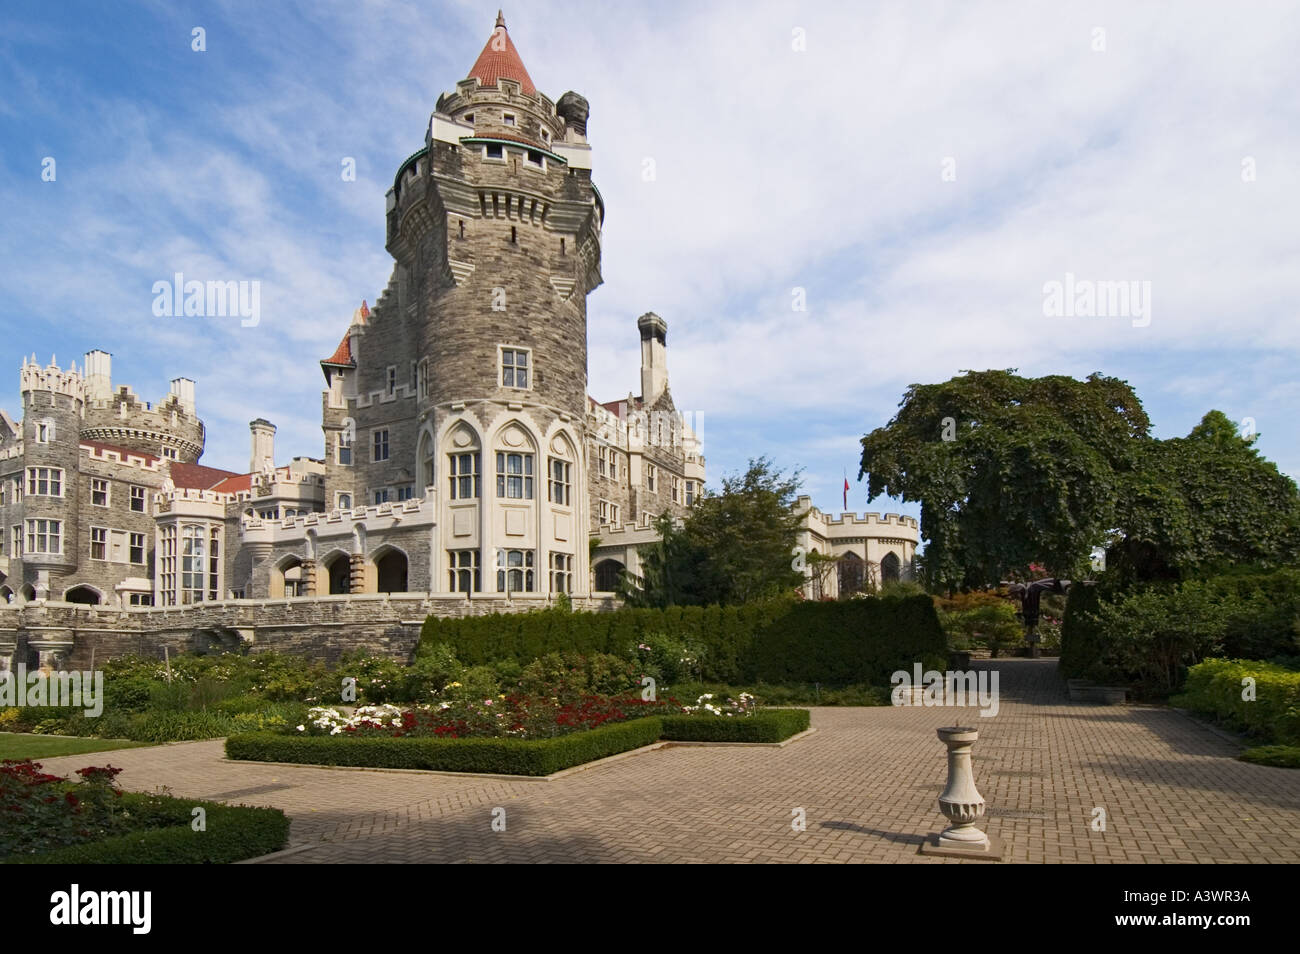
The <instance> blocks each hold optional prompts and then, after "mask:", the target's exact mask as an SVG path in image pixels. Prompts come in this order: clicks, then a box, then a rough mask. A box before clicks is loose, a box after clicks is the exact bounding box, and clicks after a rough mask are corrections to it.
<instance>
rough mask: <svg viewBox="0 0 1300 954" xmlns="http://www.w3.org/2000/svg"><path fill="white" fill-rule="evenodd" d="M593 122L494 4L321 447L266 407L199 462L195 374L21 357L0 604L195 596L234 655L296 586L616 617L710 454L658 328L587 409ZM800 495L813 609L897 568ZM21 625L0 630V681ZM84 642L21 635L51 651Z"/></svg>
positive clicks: (351, 341)
mask: <svg viewBox="0 0 1300 954" xmlns="http://www.w3.org/2000/svg"><path fill="white" fill-rule="evenodd" d="M588 111H589V106H588V103H587V100H586V99H584V98H583V97H582V96H580V95H578V94H577V93H574V92H567V93H565V94H564V95H562V96H561V97H559V99H558V100H555V101H552V100H551V99H549V98H548V97H547V96H545V95H544V94H543V93H541V92H539V91H538V90H537V89H536V88H535V86H534V85H533V82H532V80H531V78H530V77H529V75H528V71H527V70H526V69H525V67H524V65H523V62H522V60H521V58H520V56H519V54H518V52H517V50H516V49H515V46H514V44H513V42H512V41H511V38H510V36H509V34H508V32H507V30H506V26H505V23H504V20H503V18H501V17H500V15H498V19H497V24H496V27H495V29H494V30H493V31H492V35H491V37H490V38H489V39H488V41H487V44H486V46H485V47H484V48H483V51H482V53H481V54H480V55H479V57H478V59H477V61H476V62H475V63H474V65H473V67H472V68H471V69H470V71H469V75H468V77H467V78H466V79H464V80H462V81H461V82H459V83H458V84H457V85H456V89H455V91H454V92H451V93H445V94H443V95H442V96H440V97H439V98H438V101H437V105H436V108H435V111H434V113H433V115H432V117H431V120H430V123H429V126H428V128H427V130H426V132H425V138H424V145H423V148H421V149H419V150H418V151H416V152H415V153H414V154H412V155H411V156H410V157H409V158H407V159H406V160H405V161H404V162H403V163H402V164H401V165H400V167H399V168H398V170H397V174H396V176H395V177H394V181H393V186H392V188H391V189H389V190H388V194H387V210H386V217H387V231H386V235H387V239H386V246H387V250H388V251H389V253H390V254H391V255H392V257H393V260H394V265H393V271H392V275H391V277H390V279H389V281H388V284H387V287H386V288H385V289H384V290H383V291H382V292H381V294H380V295H379V297H378V299H377V300H376V301H375V304H374V307H373V308H372V307H370V306H369V305H368V303H366V302H363V303H362V304H361V306H360V307H359V308H358V309H357V310H356V311H355V312H354V314H353V316H352V320H351V322H350V324H349V325H348V327H347V328H346V330H345V331H344V334H343V336H342V339H341V340H340V342H339V344H338V347H337V348H336V349H335V351H334V352H333V354H331V355H329V356H328V357H326V358H325V359H324V360H322V361H321V362H320V365H321V370H322V373H323V376H324V382H325V387H324V391H323V394H322V401H321V423H322V429H323V434H324V442H323V444H324V446H323V453H322V456H321V457H320V458H314V457H296V458H293V459H292V461H291V462H290V463H289V464H287V465H277V464H276V450H275V426H274V425H273V424H271V423H270V422H269V421H266V420H263V419H258V420H256V421H253V422H252V423H251V425H250V429H251V433H250V445H251V447H250V460H249V468H248V471H247V472H245V473H235V472H231V471H225V470H219V469H216V468H212V467H207V466H205V465H203V464H201V463H199V459H200V457H201V456H202V453H203V448H204V440H205V431H204V425H203V422H202V421H201V420H200V419H199V418H198V416H197V410H196V406H195V386H194V382H193V381H191V380H189V379H186V378H177V379H175V380H174V381H172V382H171V390H170V392H169V394H168V395H167V397H166V398H165V399H164V400H163V401H162V402H159V403H157V404H150V403H148V402H144V401H141V400H140V399H139V398H137V397H136V395H135V394H134V393H133V392H132V391H131V389H130V388H128V387H119V388H118V389H117V390H116V391H115V390H114V389H113V383H112V369H111V358H110V356H109V355H108V354H106V353H105V352H102V351H93V352H90V353H89V354H87V355H86V356H85V360H84V363H83V366H82V368H81V369H80V370H78V369H77V368H76V366H75V364H74V365H73V366H72V367H71V368H70V369H67V370H63V369H61V368H60V367H59V366H58V365H57V363H56V362H55V361H53V359H52V360H51V362H50V364H49V365H47V366H40V365H38V363H37V362H36V361H35V358H34V356H33V358H32V360H30V361H24V363H23V367H22V369H21V372H20V374H21V389H22V396H23V414H22V420H21V423H15V422H14V421H13V420H12V419H11V418H9V417H8V416H7V415H5V414H4V412H3V411H0V530H3V540H2V541H0V544H2V545H0V604H3V605H4V606H8V607H11V608H17V609H22V608H25V607H27V606H29V605H30V604H44V605H47V606H52V605H54V604H72V605H83V606H84V605H91V606H99V607H112V608H114V610H115V611H119V612H120V613H123V614H128V615H129V614H133V613H134V614H136V615H135V616H134V617H132V618H131V622H130V625H127V624H126V623H120V625H117V624H115V626H116V628H114V626H109V627H108V629H109V630H112V631H113V632H114V633H118V634H119V635H120V634H121V633H122V632H124V631H127V630H129V631H130V633H132V634H136V633H138V634H139V635H140V637H141V638H142V639H143V637H144V635H145V634H146V633H147V632H148V631H149V630H150V625H151V624H149V623H148V622H147V621H148V620H149V619H151V618H154V617H153V616H152V615H151V614H155V615H156V614H157V613H159V612H162V613H163V614H164V616H165V617H166V618H167V620H168V623H167V626H166V627H164V628H166V629H167V630H168V632H170V633H178V632H181V631H182V630H184V629H185V624H184V622H178V621H177V619H176V618H175V615H174V612H172V611H173V610H174V609H175V608H187V607H188V608H194V607H199V606H207V607H211V606H213V604H220V605H222V606H226V607H227V608H228V612H226V613H225V615H221V616H219V617H218V616H213V615H212V614H211V613H209V614H207V615H206V616H204V619H205V620H207V621H208V622H206V623H205V624H204V625H205V626H207V627H208V630H207V631H208V632H210V633H211V634H215V635H216V636H217V637H219V638H226V637H228V636H230V634H232V633H234V634H238V635H239V637H240V638H244V639H248V638H251V637H250V633H251V631H252V629H254V628H256V626H257V625H258V624H257V623H256V622H252V623H250V622H248V621H249V620H250V619H252V617H249V616H248V613H247V606H248V605H255V606H265V605H267V604H269V603H272V602H281V601H305V600H307V599H309V598H310V599H314V600H315V601H316V602H317V603H318V604H319V605H321V606H324V605H325V604H327V603H328V602H329V601H330V600H332V599H333V600H338V599H343V600H351V599H353V598H359V597H366V596H370V595H386V600H385V602H384V604H383V605H384V606H392V605H393V602H392V599H391V598H390V597H391V596H392V595H393V594H412V595H414V594H418V595H419V600H420V602H419V608H420V612H440V613H466V612H487V611H491V610H495V609H502V608H510V609H520V608H528V607H529V606H537V605H545V604H547V603H548V602H551V601H554V600H555V599H557V598H559V596H560V594H564V595H565V596H566V597H567V598H568V599H569V600H571V601H572V602H573V603H574V604H575V605H579V606H587V607H601V606H607V605H610V603H611V600H612V596H613V592H612V591H614V590H615V589H616V587H617V583H618V579H619V576H620V574H621V573H623V572H624V571H629V572H632V573H635V572H636V571H637V570H638V568H639V564H638V560H637V549H638V547H640V546H642V545H644V544H646V543H649V542H652V541H653V540H654V539H656V535H655V532H654V529H653V527H652V521H653V520H654V518H656V517H658V516H659V515H661V514H663V513H665V512H667V513H670V514H672V515H673V516H674V517H677V518H681V517H683V516H684V515H685V514H686V513H687V511H688V509H689V508H690V507H691V505H692V504H693V502H694V500H695V499H696V497H697V496H698V495H699V494H700V492H701V491H702V489H703V486H704V481H705V461H704V457H703V456H702V453H701V446H700V440H699V439H698V437H697V435H696V430H695V429H694V428H693V427H692V426H691V424H690V422H689V421H688V416H687V415H683V414H682V413H680V412H679V411H678V409H677V407H676V405H675V404H674V401H673V397H672V394H671V392H670V389H669V386H668V374H667V365H666V356H667V331H668V329H667V323H666V322H665V320H664V319H663V318H661V317H660V316H658V315H656V314H653V313H647V314H644V315H642V316H641V317H640V318H639V319H638V321H637V331H638V333H639V336H640V341H641V380H640V394H639V396H634V395H633V394H631V393H629V394H628V396H627V397H626V398H624V399H621V400H617V401H611V402H600V401H597V400H595V399H593V398H592V397H591V396H589V395H588V393H587V296H588V294H590V293H591V291H592V290H593V289H595V288H596V287H597V286H598V285H599V284H600V283H601V274H600V263H601V226H602V220H603V217H604V212H605V209H604V202H603V200H602V198H601V195H600V192H599V191H598V190H597V188H596V185H595V183H594V182H593V181H592V148H591V145H590V144H589V143H588V141H587V118H588ZM801 505H802V506H803V509H804V511H805V531H804V534H803V536H804V543H805V544H806V545H807V546H808V547H809V549H814V550H815V549H817V547H818V546H820V547H821V548H822V549H821V550H819V551H818V552H822V553H834V554H838V555H845V554H847V555H851V556H848V557H846V559H849V560H850V561H851V560H852V559H857V560H858V561H859V562H860V563H861V564H862V566H861V567H857V568H851V569H850V572H849V573H848V575H847V576H846V575H845V571H844V570H843V568H842V567H841V570H840V573H839V574H838V575H837V576H836V577H835V579H834V580H833V581H832V582H831V583H830V585H829V586H827V585H826V584H824V583H821V582H820V581H812V582H814V583H816V584H817V585H816V586H815V587H814V589H815V590H817V591H818V592H817V593H814V594H813V595H820V594H822V593H829V594H832V595H833V593H834V592H837V591H844V592H848V591H849V590H852V589H855V588H860V586H861V585H862V583H863V582H864V581H866V579H867V578H868V577H869V576H870V575H871V571H870V567H872V566H879V567H881V568H884V569H885V572H887V573H889V574H892V575H897V573H899V572H901V568H905V567H907V566H909V565H910V563H911V559H912V557H913V555H914V553H915V547H916V543H917V539H918V535H917V528H916V521H915V520H913V519H912V518H908V517H895V516H894V515H887V516H886V517H885V519H884V521H883V522H881V521H880V520H879V518H876V517H875V515H868V516H867V518H866V519H864V520H863V521H861V522H859V521H858V520H857V518H855V517H853V516H852V515H849V520H848V523H847V524H846V523H845V522H844V518H841V519H840V521H838V522H836V521H830V520H828V518H826V517H824V516H823V515H822V514H821V513H820V512H819V511H816V510H814V509H812V507H811V502H810V501H803V500H801ZM882 560H883V561H884V562H883V563H882V562H880V561H882ZM891 561H892V562H891ZM239 604H243V607H244V608H240V606H239ZM411 605H415V604H411ZM151 607H152V608H153V609H150V608H151ZM231 607H233V608H231ZM322 612H323V610H322ZM415 612H416V611H415V610H414V609H412V610H411V613H410V615H415ZM336 615H337V614H336ZM400 615H401V614H400V613H398V617H399V618H398V619H397V622H396V625H399V628H400V626H408V628H409V625H408V624H409V623H410V622H411V621H410V620H406V621H404V622H403V621H402V620H401V619H400ZM70 618H73V619H74V622H75V617H70ZM96 618H97V619H101V620H102V619H103V618H104V617H103V616H102V613H101V615H100V616H97V617H96ZM124 618H125V617H124ZM321 618H324V617H321ZM358 618H359V617H358ZM43 619H44V621H45V623H47V624H49V625H48V626H47V628H48V629H51V630H58V629H59V624H58V623H57V620H56V621H54V622H51V620H50V619H47V618H44V617H43ZM196 619H197V617H196ZM354 621H355V620H354ZM119 622H120V621H119ZM346 622H347V621H346V620H343V621H342V622H340V623H339V625H344V624H345V623H346ZM277 625H279V624H277ZM282 625H284V626H290V625H298V624H297V623H293V624H290V623H283V622H282ZM22 630H24V623H23V620H21V619H15V620H13V621H12V623H10V622H8V621H7V619H6V618H5V616H4V615H3V614H0V665H3V664H4V661H5V656H6V649H8V650H9V652H10V653H12V652H13V651H14V649H12V648H9V647H11V646H12V647H17V645H18V642H19V636H20V635H21V632H20V631H22ZM75 630H76V627H75V625H72V624H69V629H68V632H66V633H64V634H63V635H60V636H57V637H56V636H50V635H49V634H48V633H47V634H45V635H42V636H39V638H36V641H35V642H33V643H31V645H32V646H34V647H35V650H34V651H39V652H42V653H46V654H50V655H54V656H58V657H59V658H62V657H63V656H66V655H67V653H68V652H69V651H70V649H71V647H72V645H73V644H74V643H75ZM105 632H107V630H105ZM123 638H124V639H127V642H128V643H129V642H130V639H134V638H135V636H134V635H132V636H130V637H129V638H127V637H123ZM29 642H30V640H29ZM38 643H39V644H40V645H37V644H38ZM42 646H44V647H45V648H44V649H42V648H41V647H42Z"/></svg>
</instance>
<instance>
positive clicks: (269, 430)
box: [248, 417, 275, 474]
mask: <svg viewBox="0 0 1300 954" xmlns="http://www.w3.org/2000/svg"><path fill="white" fill-rule="evenodd" d="M248 428H249V430H250V431H252V438H253V452H252V456H251V457H250V458H249V462H248V470H249V473H253V474H256V473H260V472H261V471H262V469H263V468H264V467H274V466H275V425H274V424H272V423H271V422H270V421H268V420H265V419H264V418H260V417H259V418H258V419H257V420H255V421H250V422H249V424H248Z"/></svg>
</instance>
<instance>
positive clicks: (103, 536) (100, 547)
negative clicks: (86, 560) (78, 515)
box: [90, 527, 108, 560]
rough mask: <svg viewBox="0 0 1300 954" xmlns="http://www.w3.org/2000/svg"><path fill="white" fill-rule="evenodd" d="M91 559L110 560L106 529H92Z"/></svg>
mask: <svg viewBox="0 0 1300 954" xmlns="http://www.w3.org/2000/svg"><path fill="white" fill-rule="evenodd" d="M90 558H91V559H92V560H107V559H108V530H107V529H106V528H105V527H91V528H90Z"/></svg>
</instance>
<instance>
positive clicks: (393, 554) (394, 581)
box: [373, 547, 409, 593]
mask: <svg viewBox="0 0 1300 954" xmlns="http://www.w3.org/2000/svg"><path fill="white" fill-rule="evenodd" d="M373 563H374V567H375V592H376V593H405V592H407V583H408V579H407V574H408V569H409V566H408V564H407V560H406V554H405V553H403V552H402V551H401V550H399V549H397V548H396V547H388V548H385V549H382V550H380V551H379V552H378V553H377V554H375V557H374V560H373Z"/></svg>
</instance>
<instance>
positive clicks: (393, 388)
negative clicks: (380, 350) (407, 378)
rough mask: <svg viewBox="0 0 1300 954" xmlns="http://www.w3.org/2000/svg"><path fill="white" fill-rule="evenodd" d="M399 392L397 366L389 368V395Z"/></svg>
mask: <svg viewBox="0 0 1300 954" xmlns="http://www.w3.org/2000/svg"><path fill="white" fill-rule="evenodd" d="M396 393H397V368H394V367H390V368H389V369H388V396H389V397H392V396H393V395H394V394H396Z"/></svg>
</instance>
